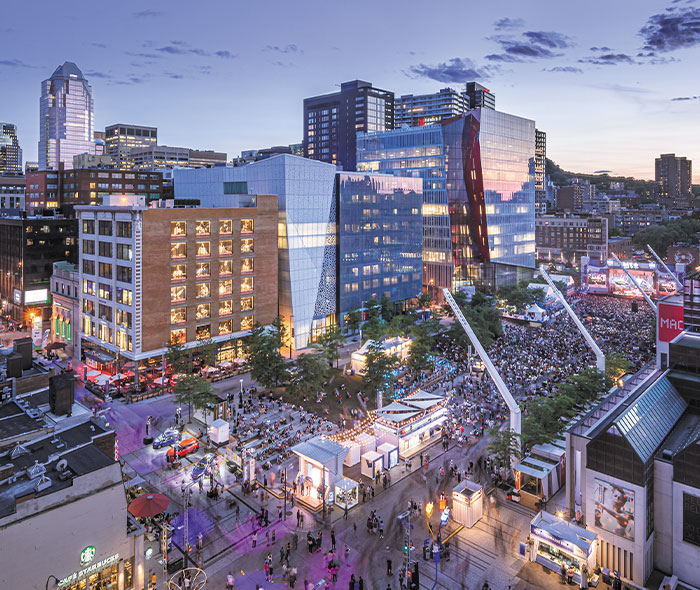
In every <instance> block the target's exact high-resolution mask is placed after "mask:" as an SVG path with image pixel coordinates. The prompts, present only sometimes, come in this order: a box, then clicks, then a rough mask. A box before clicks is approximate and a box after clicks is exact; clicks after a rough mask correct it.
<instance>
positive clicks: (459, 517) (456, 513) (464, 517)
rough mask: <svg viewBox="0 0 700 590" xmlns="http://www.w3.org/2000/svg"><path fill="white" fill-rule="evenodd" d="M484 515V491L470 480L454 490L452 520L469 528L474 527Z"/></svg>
mask: <svg viewBox="0 0 700 590" xmlns="http://www.w3.org/2000/svg"><path fill="white" fill-rule="evenodd" d="M483 513H484V489H483V487H482V486H481V485H480V484H478V483H476V482H474V481H469V480H468V479H465V480H462V481H461V482H460V483H459V484H457V486H455V488H454V489H453V490H452V519H453V520H454V521H455V522H457V523H459V524H463V525H464V526H466V527H467V528H471V527H473V526H474V525H475V524H476V523H477V522H478V521H479V519H480V518H481V517H482V515H483Z"/></svg>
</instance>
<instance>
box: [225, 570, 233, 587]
mask: <svg viewBox="0 0 700 590" xmlns="http://www.w3.org/2000/svg"><path fill="white" fill-rule="evenodd" d="M233 582H234V579H233V574H232V573H231V572H229V573H228V575H227V576H226V590H233Z"/></svg>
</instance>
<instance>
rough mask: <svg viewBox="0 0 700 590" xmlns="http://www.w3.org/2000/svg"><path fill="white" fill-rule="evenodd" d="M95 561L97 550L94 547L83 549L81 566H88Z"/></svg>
mask: <svg viewBox="0 0 700 590" xmlns="http://www.w3.org/2000/svg"><path fill="white" fill-rule="evenodd" d="M93 559H95V548H94V547H93V546H92V545H89V546H88V547H85V549H83V550H82V551H81V552H80V564H81V565H87V564H88V563H90V562H91V561H92V560H93Z"/></svg>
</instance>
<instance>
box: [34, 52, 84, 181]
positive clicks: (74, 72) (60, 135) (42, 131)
mask: <svg viewBox="0 0 700 590" xmlns="http://www.w3.org/2000/svg"><path fill="white" fill-rule="evenodd" d="M39 116H40V120H39V169H40V170H48V169H57V168H58V164H59V163H60V162H63V163H67V164H68V167H69V168H70V167H71V166H72V164H73V156H77V155H79V154H83V153H86V152H87V153H89V154H94V153H95V144H94V142H93V125H94V103H93V100H92V87H91V86H90V85H89V84H88V81H87V80H86V79H85V77H84V76H83V73H82V72H81V71H80V69H79V68H78V66H76V65H75V64H74V63H72V62H69V61H67V62H65V63H64V64H63V65H62V66H59V67H58V68H56V71H55V72H54V73H53V75H52V76H51V77H50V78H49V79H48V80H44V81H43V82H42V83H41V99H40V103H39Z"/></svg>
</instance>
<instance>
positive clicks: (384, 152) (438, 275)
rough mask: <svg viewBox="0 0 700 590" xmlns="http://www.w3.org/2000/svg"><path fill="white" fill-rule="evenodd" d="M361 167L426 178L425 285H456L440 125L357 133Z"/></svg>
mask: <svg viewBox="0 0 700 590" xmlns="http://www.w3.org/2000/svg"><path fill="white" fill-rule="evenodd" d="M357 168H358V170H360V171H366V172H383V173H386V174H393V175H395V176H406V177H410V178H420V179H421V180H422V182H423V207H422V214H423V284H424V285H425V286H426V287H428V288H433V289H437V288H439V287H452V254H451V249H452V244H451V236H450V217H449V210H448V207H447V183H446V176H445V150H444V142H443V135H442V126H441V125H426V126H424V127H404V128H402V129H394V130H393V131H386V132H384V133H358V135H357Z"/></svg>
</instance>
